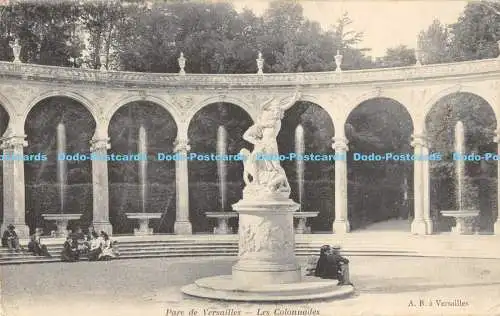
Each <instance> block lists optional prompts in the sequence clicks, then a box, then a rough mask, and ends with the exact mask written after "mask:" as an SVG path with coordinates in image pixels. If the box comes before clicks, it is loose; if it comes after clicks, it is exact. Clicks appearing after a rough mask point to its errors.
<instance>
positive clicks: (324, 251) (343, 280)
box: [314, 245, 351, 285]
mask: <svg viewBox="0 0 500 316" xmlns="http://www.w3.org/2000/svg"><path fill="white" fill-rule="evenodd" d="M348 263H349V260H347V259H346V258H344V257H342V256H341V255H340V253H339V251H338V249H332V247H330V246H329V245H324V246H322V247H321V249H320V255H319V259H318V263H317V264H316V270H315V271H314V275H315V276H317V277H320V278H322V279H333V280H338V281H339V282H338V285H344V284H351V283H350V280H349V274H348V273H349V268H348Z"/></svg>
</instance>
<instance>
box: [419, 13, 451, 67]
mask: <svg viewBox="0 0 500 316" xmlns="http://www.w3.org/2000/svg"><path fill="white" fill-rule="evenodd" d="M418 37H419V40H418V41H419V49H420V51H421V53H422V63H424V64H438V63H446V62H450V61H452V58H451V55H450V43H451V40H450V34H449V32H448V29H447V27H446V26H445V25H443V24H441V22H440V21H439V20H437V19H436V20H434V21H433V22H432V24H431V25H430V26H429V27H428V28H427V30H425V31H421V32H420V34H419V36H418Z"/></svg>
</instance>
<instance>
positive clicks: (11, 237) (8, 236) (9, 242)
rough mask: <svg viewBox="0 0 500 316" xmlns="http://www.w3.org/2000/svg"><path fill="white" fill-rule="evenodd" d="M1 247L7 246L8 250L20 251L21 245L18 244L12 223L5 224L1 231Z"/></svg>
mask: <svg viewBox="0 0 500 316" xmlns="http://www.w3.org/2000/svg"><path fill="white" fill-rule="evenodd" d="M2 247H8V248H9V251H13V250H15V251H18V252H19V251H21V249H22V248H21V245H20V244H19V238H18V237H17V233H16V231H15V227H14V225H12V224H10V225H9V226H7V230H6V231H5V232H4V233H3V236H2Z"/></svg>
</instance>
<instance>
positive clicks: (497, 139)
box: [493, 129, 500, 143]
mask: <svg viewBox="0 0 500 316" xmlns="http://www.w3.org/2000/svg"><path fill="white" fill-rule="evenodd" d="M493 141H494V142H495V143H500V129H497V130H496V132H495V136H494V137H493Z"/></svg>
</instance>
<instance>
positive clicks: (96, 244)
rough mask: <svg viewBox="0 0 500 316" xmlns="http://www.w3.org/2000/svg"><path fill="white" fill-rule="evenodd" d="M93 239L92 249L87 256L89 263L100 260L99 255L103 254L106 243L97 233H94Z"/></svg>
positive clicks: (91, 240) (91, 242) (91, 241)
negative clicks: (103, 246)
mask: <svg viewBox="0 0 500 316" xmlns="http://www.w3.org/2000/svg"><path fill="white" fill-rule="evenodd" d="M91 234H92V239H90V249H89V252H88V254H87V256H88V258H89V261H97V260H98V259H99V255H100V254H101V253H102V245H103V243H104V239H103V238H101V237H99V235H97V233H96V232H94V231H93V232H92V233H91Z"/></svg>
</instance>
